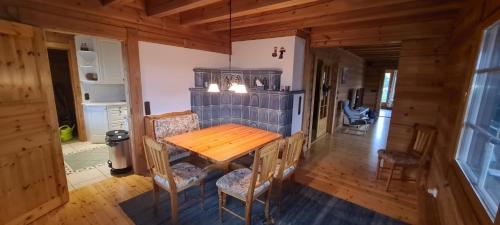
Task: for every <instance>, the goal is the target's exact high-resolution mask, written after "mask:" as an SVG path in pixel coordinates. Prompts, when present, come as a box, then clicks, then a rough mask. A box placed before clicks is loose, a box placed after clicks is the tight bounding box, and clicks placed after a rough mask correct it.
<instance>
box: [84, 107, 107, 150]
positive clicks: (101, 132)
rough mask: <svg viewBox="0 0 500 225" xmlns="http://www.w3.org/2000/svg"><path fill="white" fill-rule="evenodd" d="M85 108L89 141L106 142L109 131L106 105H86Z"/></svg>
mask: <svg viewBox="0 0 500 225" xmlns="http://www.w3.org/2000/svg"><path fill="white" fill-rule="evenodd" d="M84 110H85V111H84V114H85V125H86V130H87V137H88V141H89V142H91V143H104V140H105V138H106V132H107V131H108V114H107V111H106V106H85V108H84Z"/></svg>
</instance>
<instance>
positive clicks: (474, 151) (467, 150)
mask: <svg viewBox="0 0 500 225" xmlns="http://www.w3.org/2000/svg"><path fill="white" fill-rule="evenodd" d="M456 160H457V162H458V164H459V166H460V168H461V169H462V171H463V172H464V174H465V176H466V177H467V179H468V181H469V182H470V183H471V185H472V187H473V189H474V191H475V192H476V194H477V196H478V197H479V199H480V200H481V202H482V204H483V205H484V207H485V208H486V210H487V212H488V214H489V216H490V218H491V219H492V220H495V216H496V214H497V211H498V206H499V204H500V22H498V23H497V24H495V25H493V26H492V27H490V28H488V29H487V30H486V31H485V33H484V38H483V42H482V46H481V52H480V54H479V58H478V63H477V67H476V71H475V74H474V77H473V80H472V86H471V89H470V94H469V99H468V103H467V111H466V114H465V118H464V122H463V124H462V132H461V137H460V144H459V146H458V152H457V156H456Z"/></svg>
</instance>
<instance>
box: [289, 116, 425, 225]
mask: <svg viewBox="0 0 500 225" xmlns="http://www.w3.org/2000/svg"><path fill="white" fill-rule="evenodd" d="M389 122H390V119H389V118H386V117H380V118H379V120H378V122H377V124H376V125H375V126H373V127H372V128H371V129H370V132H369V133H368V134H367V135H366V136H355V135H349V134H343V133H341V132H337V133H335V134H333V135H327V136H324V137H322V138H320V139H319V140H317V141H316V142H315V143H314V144H313V146H312V148H311V154H310V156H309V157H308V159H307V160H306V161H305V162H303V163H302V166H300V168H299V169H298V171H297V173H296V176H295V179H296V181H297V182H299V183H302V184H305V185H308V186H310V187H312V188H315V189H317V190H320V191H322V192H325V193H328V194H331V195H333V196H335V197H337V198H341V199H344V200H347V201H350V202H353V203H355V204H357V205H360V206H363V207H365V208H369V209H371V210H374V211H376V212H379V213H381V214H384V215H387V216H390V217H392V218H395V219H398V220H401V221H404V222H406V223H410V224H417V220H418V212H417V195H416V185H415V184H414V183H413V182H401V181H399V180H398V181H393V182H392V183H391V188H390V191H389V192H386V191H385V181H386V179H385V176H386V174H385V173H383V174H382V175H383V176H382V179H379V180H377V179H376V167H377V150H378V149H381V148H385V145H386V138H387V132H388V128H389Z"/></svg>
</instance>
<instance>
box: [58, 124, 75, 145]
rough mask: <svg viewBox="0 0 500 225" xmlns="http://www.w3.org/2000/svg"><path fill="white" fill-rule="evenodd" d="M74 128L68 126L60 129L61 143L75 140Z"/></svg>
mask: <svg viewBox="0 0 500 225" xmlns="http://www.w3.org/2000/svg"><path fill="white" fill-rule="evenodd" d="M73 127H74V126H73ZM73 127H70V126H68V125H64V126H61V127H59V133H60V137H61V142H67V141H71V140H72V139H73Z"/></svg>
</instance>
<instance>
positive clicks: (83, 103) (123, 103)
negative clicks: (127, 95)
mask: <svg viewBox="0 0 500 225" xmlns="http://www.w3.org/2000/svg"><path fill="white" fill-rule="evenodd" d="M82 105H84V106H108V105H128V103H127V102H82Z"/></svg>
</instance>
